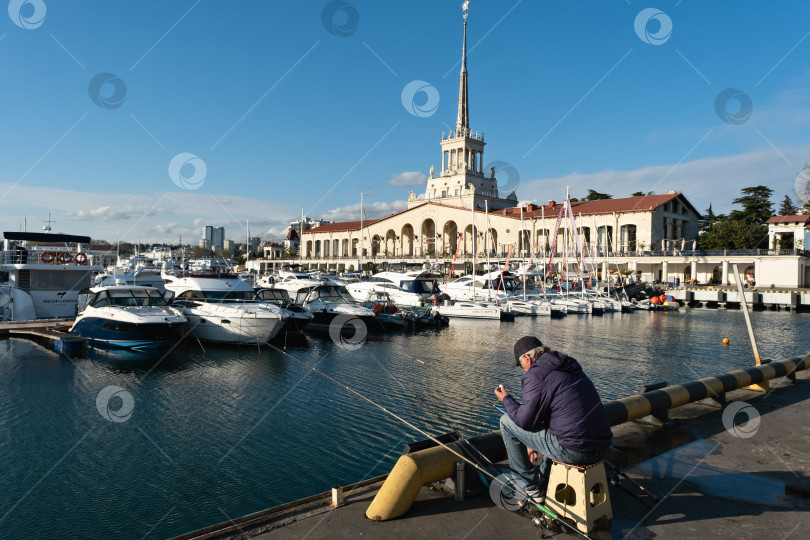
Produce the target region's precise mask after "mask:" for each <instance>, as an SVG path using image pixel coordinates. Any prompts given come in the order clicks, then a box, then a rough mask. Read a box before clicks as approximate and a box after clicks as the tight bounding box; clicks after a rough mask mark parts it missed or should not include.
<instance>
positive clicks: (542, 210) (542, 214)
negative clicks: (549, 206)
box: [540, 206, 548, 298]
mask: <svg viewBox="0 0 810 540" xmlns="http://www.w3.org/2000/svg"><path fill="white" fill-rule="evenodd" d="M540 220H541V221H542V222H543V247H542V248H540V249H541V250H542V251H543V298H546V283H547V281H546V278H547V277H548V276H546V246H547V245H548V235H547V234H546V231H547V230H548V229H546V207H545V206H541V207H540Z"/></svg>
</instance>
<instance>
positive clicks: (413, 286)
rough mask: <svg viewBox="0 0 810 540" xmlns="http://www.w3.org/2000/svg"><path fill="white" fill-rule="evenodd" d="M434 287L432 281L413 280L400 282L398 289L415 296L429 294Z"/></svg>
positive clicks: (434, 283)
mask: <svg viewBox="0 0 810 540" xmlns="http://www.w3.org/2000/svg"><path fill="white" fill-rule="evenodd" d="M435 286H436V282H435V281H434V280H432V279H414V280H412V281H401V282H400V289H402V290H403V291H405V292H410V293H416V294H431V293H433V290H434V287H435Z"/></svg>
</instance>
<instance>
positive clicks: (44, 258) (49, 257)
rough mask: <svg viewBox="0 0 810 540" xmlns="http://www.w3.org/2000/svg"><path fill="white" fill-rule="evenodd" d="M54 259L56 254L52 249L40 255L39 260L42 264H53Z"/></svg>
mask: <svg viewBox="0 0 810 540" xmlns="http://www.w3.org/2000/svg"><path fill="white" fill-rule="evenodd" d="M53 260H54V256H53V252H52V251H43V252H42V255H40V256H39V262H41V263H42V264H51V263H52V262H53Z"/></svg>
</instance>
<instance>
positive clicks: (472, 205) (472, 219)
mask: <svg viewBox="0 0 810 540" xmlns="http://www.w3.org/2000/svg"><path fill="white" fill-rule="evenodd" d="M470 227H471V228H472V235H471V236H470V246H471V248H472V259H473V264H472V299H473V301H475V259H476V257H475V196H474V195H473V197H472V201H471V202H470Z"/></svg>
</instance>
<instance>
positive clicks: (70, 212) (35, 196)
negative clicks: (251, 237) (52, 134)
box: [0, 183, 297, 244]
mask: <svg viewBox="0 0 810 540" xmlns="http://www.w3.org/2000/svg"><path fill="white" fill-rule="evenodd" d="M0 194H5V195H4V196H3V197H0V226H2V227H3V229H2V230H7V231H8V230H11V231H14V230H19V229H20V227H21V226H22V222H23V216H27V218H26V220H25V221H26V223H27V225H26V226H27V228H28V230H37V229H39V228H40V227H41V225H40V223H39V221H42V220H44V219H45V216H47V215H48V212H51V216H52V218H53V220H54V221H55V222H56V225H55V226H54V232H65V233H72V234H87V235H89V236H91V237H93V238H96V239H105V240H110V241H114V240H115V239H116V238H117V237H118V236H119V233H120V238H121V240H122V241H129V242H132V241H137V240H138V239H139V238H140V240H141V241H142V242H177V239H178V237H179V236H180V235H182V236H183V240H184V242H190V243H192V244H195V243H196V240H197V239H199V238H200V236H201V233H200V227H202V226H203V225H215V226H223V227H225V235H226V237H228V238H231V237H238V238H242V237H244V236H245V232H244V231H245V225H246V222H247V221H248V220H250V222H251V231H253V230H255V231H256V232H257V233H258V232H259V231H261V230H262V229H263V228H265V227H268V226H269V225H270V224H278V223H282V224H283V223H284V222H289V221H292V220H293V219H295V215H296V212H297V210H296V209H294V208H291V207H287V206H286V205H282V204H277V203H271V202H267V201H263V200H260V199H253V198H248V197H237V196H232V195H218V194H206V193H198V192H194V193H191V192H185V191H172V192H161V193H155V194H154V195H142V194H131V193H87V192H82V191H73V190H68V189H61V188H42V187H40V186H27V185H13V184H3V183H0ZM57 209H64V211H62V212H58V211H55V210H57ZM254 227H255V229H254ZM251 234H253V233H251Z"/></svg>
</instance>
